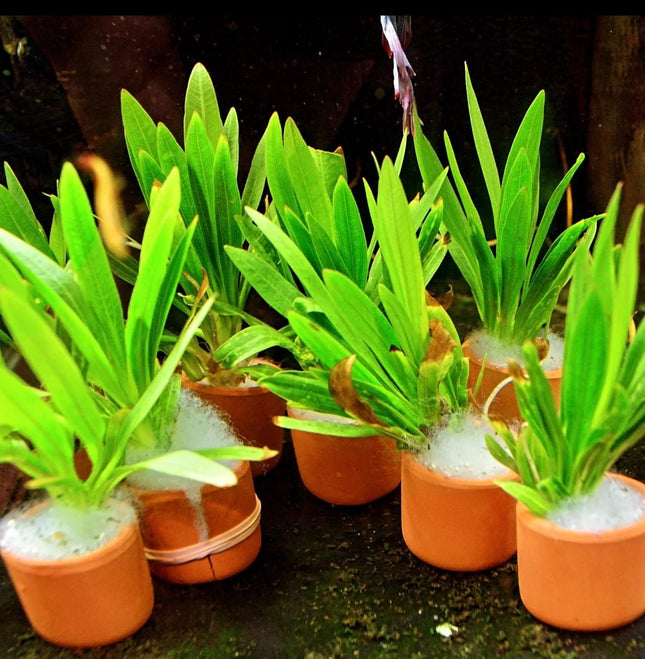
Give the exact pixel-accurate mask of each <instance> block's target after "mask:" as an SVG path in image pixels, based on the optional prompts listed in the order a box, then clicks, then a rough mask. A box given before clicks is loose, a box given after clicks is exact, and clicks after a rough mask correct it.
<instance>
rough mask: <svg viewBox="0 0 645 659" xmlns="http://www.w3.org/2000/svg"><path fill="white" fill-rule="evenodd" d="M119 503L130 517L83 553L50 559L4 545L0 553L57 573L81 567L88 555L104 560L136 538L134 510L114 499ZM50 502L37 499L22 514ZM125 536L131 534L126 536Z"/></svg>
mask: <svg viewBox="0 0 645 659" xmlns="http://www.w3.org/2000/svg"><path fill="white" fill-rule="evenodd" d="M114 501H116V502H117V503H118V504H119V505H122V506H123V507H127V508H128V514H130V515H132V517H131V519H129V520H128V521H127V522H124V523H123V524H122V525H121V529H120V530H119V532H118V533H117V534H116V535H115V536H114V537H113V538H111V539H110V540H108V541H107V542H106V543H105V544H104V545H102V546H100V547H97V548H96V549H92V550H90V551H88V552H85V553H83V554H78V555H77V556H66V557H62V558H52V559H43V558H32V557H29V556H23V555H22V554H19V553H17V552H14V551H11V550H10V549H8V548H6V547H1V548H0V554H2V555H3V556H4V555H7V556H14V557H15V558H16V559H17V560H19V561H20V563H21V564H22V565H23V566H24V568H25V569H28V570H31V569H34V570H37V571H40V570H42V569H46V568H48V567H49V568H51V569H53V570H55V571H56V572H57V573H63V571H70V572H73V571H74V570H75V569H76V568H78V567H82V566H83V565H84V564H85V563H86V562H87V559H88V557H92V560H97V559H100V560H104V559H103V557H104V556H107V557H110V556H111V555H117V554H120V553H121V552H122V551H123V548H122V547H123V545H124V544H127V543H129V542H132V541H134V540H135V539H136V536H137V534H138V532H139V525H138V520H137V514H136V510H135V509H134V507H133V506H132V504H130V503H128V502H127V501H124V500H122V499H114ZM50 504H51V501H50V500H45V501H38V502H36V503H35V504H34V505H33V506H31V507H30V508H28V509H27V510H26V511H25V512H24V513H22V514H27V515H28V514H30V513H31V514H33V513H35V512H36V511H37V510H38V509H40V508H44V507H46V506H48V505H50ZM127 536H131V537H130V538H128V537H127Z"/></svg>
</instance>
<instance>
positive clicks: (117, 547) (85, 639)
mask: <svg viewBox="0 0 645 659" xmlns="http://www.w3.org/2000/svg"><path fill="white" fill-rule="evenodd" d="M46 505H48V504H47V503H44V504H38V505H37V506H35V507H34V508H33V509H31V510H30V511H27V512H26V513H25V514H26V515H30V514H34V513H35V512H37V510H38V509H40V508H42V507H43V506H46ZM119 505H123V506H127V504H126V503H124V502H119ZM129 514H131V511H130V513H129ZM133 520H134V521H133V522H132V523H130V524H128V525H127V526H125V527H124V528H123V530H122V531H121V532H120V533H119V534H118V535H117V536H116V537H115V538H113V539H112V540H110V541H109V542H108V543H107V544H106V545H104V546H103V547H101V548H100V549H97V550H96V551H92V552H90V553H88V554H85V555H80V556H74V557H71V558H62V559H58V560H51V561H50V560H36V559H31V558H22V557H21V556H19V555H16V554H15V553H12V552H10V551H9V550H7V549H6V548H3V549H2V558H3V560H4V563H5V565H6V567H7V572H8V573H9V576H10V578H11V581H12V583H13V585H14V588H15V589H16V593H17V595H18V598H19V599H20V602H21V604H22V607H23V609H24V612H25V615H26V616H27V619H28V620H29V622H30V624H31V625H32V627H33V628H34V630H35V631H36V632H37V633H38V634H39V635H40V636H42V637H43V638H44V639H45V640H47V641H49V642H50V643H54V644H55V645H59V646H62V647H70V648H90V647H98V646H101V645H109V644H111V643H116V642H117V641H120V640H122V639H124V638H127V637H128V636H130V635H132V634H134V633H135V632H136V631H138V630H139V629H140V628H141V627H142V626H143V625H144V623H145V622H146V621H147V620H148V618H149V617H150V614H151V613H152V607H153V603H154V592H153V587H152V580H151V578H150V570H149V569H148V564H147V562H146V557H145V554H144V549H143V543H142V541H141V534H140V532H139V526H138V524H137V521H136V517H133Z"/></svg>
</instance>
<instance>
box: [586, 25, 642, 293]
mask: <svg viewBox="0 0 645 659" xmlns="http://www.w3.org/2000/svg"><path fill="white" fill-rule="evenodd" d="M596 20H597V27H596V40H595V47H594V54H593V63H592V71H591V74H592V82H591V100H590V105H589V124H588V147H587V153H588V157H589V176H588V179H587V180H588V190H587V195H588V198H589V202H590V203H591V204H592V207H594V208H598V209H599V210H602V209H604V208H605V207H606V206H607V202H608V201H609V197H610V196H611V194H612V192H613V191H614V188H615V186H616V184H617V183H618V182H619V181H622V182H623V184H624V187H623V198H622V206H621V213H620V220H619V227H618V229H617V233H618V236H617V237H618V239H622V238H623V237H624V233H625V229H626V227H627V223H628V222H629V218H630V217H631V214H632V212H633V210H634V208H635V206H636V204H638V203H645V65H644V63H645V17H644V16H598V17H597V19H596ZM644 254H645V238H643V239H642V240H641V263H642V262H643V255H644ZM643 270H644V269H643V268H642V267H641V280H640V282H641V285H640V294H639V301H640V302H641V303H642V302H644V301H645V298H644V288H645V287H644V286H643V283H644V282H645V272H644V271H643Z"/></svg>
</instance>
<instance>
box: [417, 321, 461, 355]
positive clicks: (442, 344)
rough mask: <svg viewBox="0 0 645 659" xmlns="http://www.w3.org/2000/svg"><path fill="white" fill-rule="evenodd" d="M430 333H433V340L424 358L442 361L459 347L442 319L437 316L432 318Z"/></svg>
mask: <svg viewBox="0 0 645 659" xmlns="http://www.w3.org/2000/svg"><path fill="white" fill-rule="evenodd" d="M430 333H431V334H432V341H430V344H429V345H428V349H427V350H426V354H425V357H424V358H423V360H424V361H433V362H441V361H443V360H444V359H446V358H447V357H448V356H449V355H450V353H451V352H452V351H453V349H454V348H456V347H457V344H456V343H455V342H454V340H453V338H452V337H451V336H450V334H449V333H448V331H447V330H446V328H445V327H444V326H443V325H442V324H441V321H439V320H437V319H436V318H433V319H431V320H430Z"/></svg>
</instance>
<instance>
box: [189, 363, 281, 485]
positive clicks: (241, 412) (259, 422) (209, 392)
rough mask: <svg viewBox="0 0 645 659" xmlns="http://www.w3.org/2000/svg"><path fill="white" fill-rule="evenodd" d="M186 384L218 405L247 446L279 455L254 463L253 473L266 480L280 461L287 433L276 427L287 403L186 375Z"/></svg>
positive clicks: (261, 390)
mask: <svg viewBox="0 0 645 659" xmlns="http://www.w3.org/2000/svg"><path fill="white" fill-rule="evenodd" d="M182 384H183V386H185V387H188V388H190V389H191V390H192V391H194V392H195V393H196V394H197V395H198V396H199V397H200V398H201V399H202V400H203V401H206V402H207V403H209V404H210V405H214V406H216V407H218V408H219V409H220V410H222V411H223V412H224V413H225V414H226V416H228V418H229V420H230V423H231V426H232V427H233V429H234V430H235V432H236V433H237V435H238V436H239V438H240V439H241V440H242V442H244V444H246V445H247V446H258V447H260V448H262V447H263V446H267V447H268V448H270V449H273V450H275V451H278V453H277V455H275V456H273V457H272V458H268V459H266V460H259V461H253V462H251V473H252V475H253V476H254V477H255V476H262V475H264V474H266V473H267V472H269V471H271V470H272V469H273V468H274V467H275V466H276V465H277V464H278V462H279V461H280V458H281V456H282V444H283V439H284V431H283V429H282V428H280V427H278V426H276V425H275V424H274V423H273V417H274V416H280V415H284V413H285V409H286V402H285V401H284V400H283V399H282V398H280V397H279V396H277V395H276V394H274V393H273V392H272V391H269V390H268V389H266V388H265V387H260V386H258V385H251V386H246V385H245V386H240V387H219V386H214V385H210V384H206V383H204V382H192V381H191V380H189V379H188V378H187V377H186V376H185V375H183V376H182Z"/></svg>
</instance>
